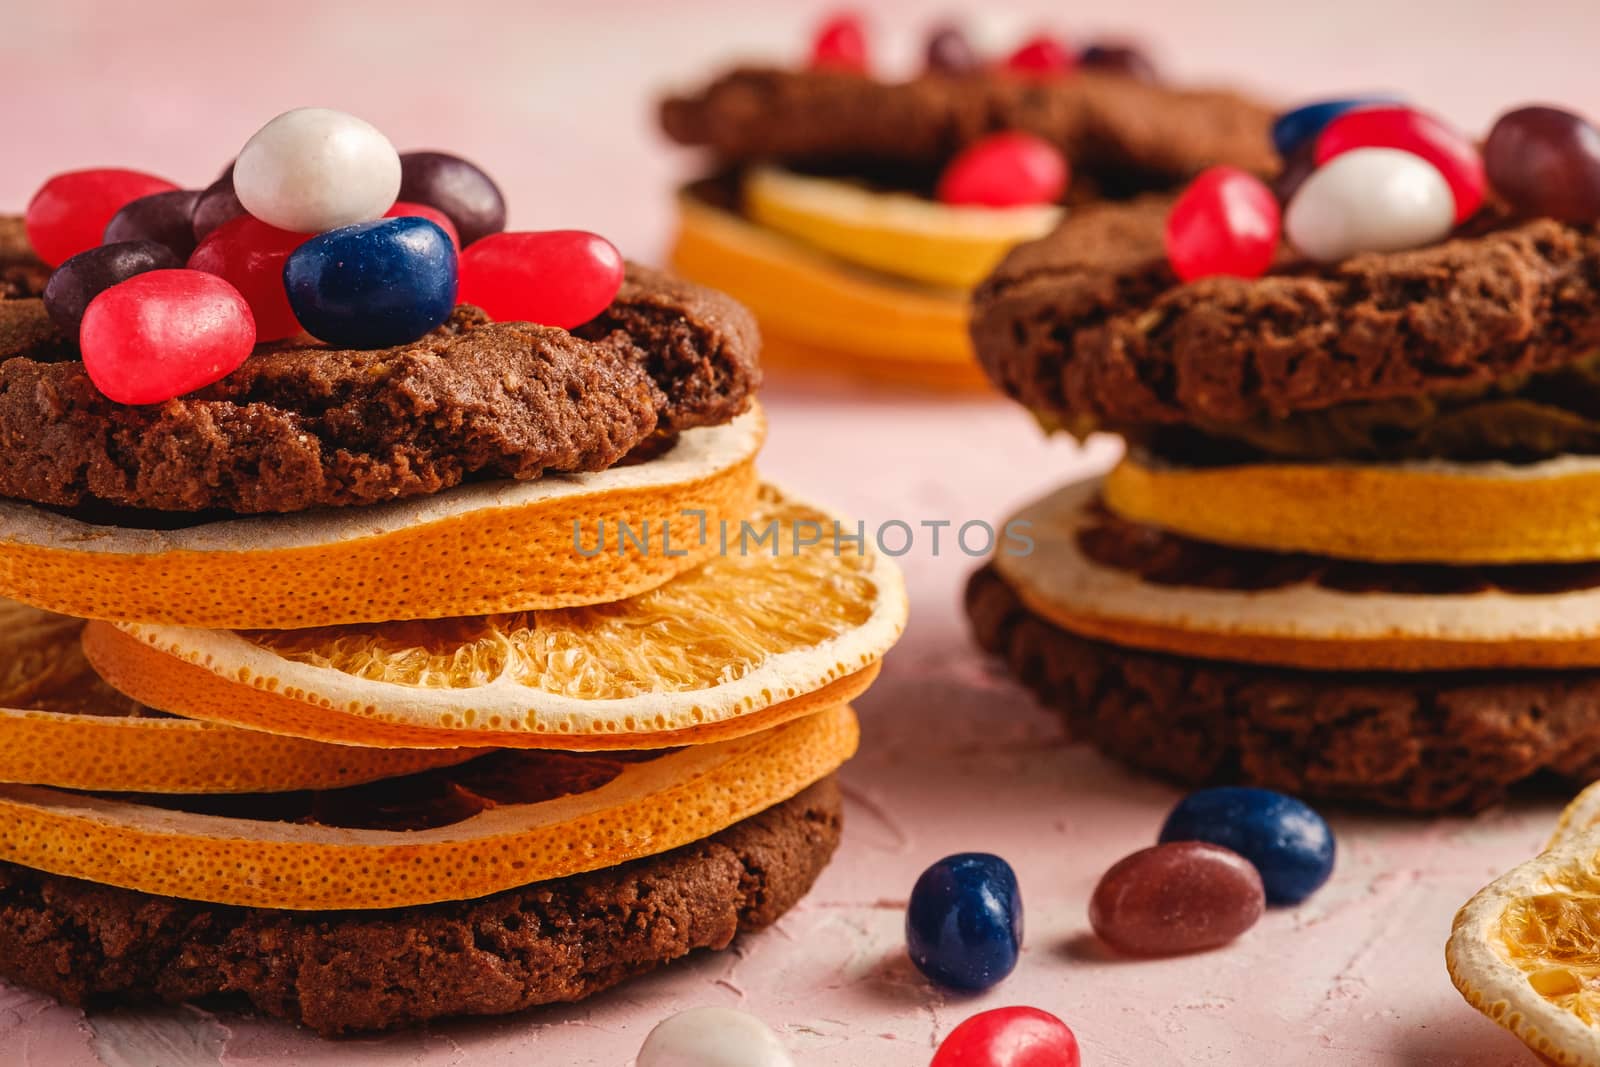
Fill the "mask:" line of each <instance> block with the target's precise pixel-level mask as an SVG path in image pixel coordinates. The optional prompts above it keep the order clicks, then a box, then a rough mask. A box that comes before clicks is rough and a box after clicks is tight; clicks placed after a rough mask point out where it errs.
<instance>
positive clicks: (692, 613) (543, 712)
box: [84, 487, 906, 749]
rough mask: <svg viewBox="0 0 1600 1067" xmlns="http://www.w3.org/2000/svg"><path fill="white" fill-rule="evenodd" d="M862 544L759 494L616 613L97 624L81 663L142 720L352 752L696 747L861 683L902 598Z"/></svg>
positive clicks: (899, 619) (848, 693) (615, 607)
mask: <svg viewBox="0 0 1600 1067" xmlns="http://www.w3.org/2000/svg"><path fill="white" fill-rule="evenodd" d="M835 530H838V531H839V533H840V535H841V536H838V537H836V536H835ZM858 532H859V530H858V524H852V523H849V522H846V521H845V520H843V519H839V518H837V517H836V516H834V515H831V514H829V513H827V512H825V511H822V510H820V509H818V508H815V507H812V506H810V505H807V504H803V503H799V502H797V501H794V500H792V499H790V498H788V497H786V496H784V495H783V494H781V493H780V492H778V491H777V490H775V489H772V488H770V487H767V488H764V489H763V490H762V492H761V496H760V500H759V503H758V505H757V507H756V510H755V512H754V514H753V516H752V517H751V518H750V519H749V520H747V521H746V522H745V523H743V524H732V525H730V526H729V527H727V528H726V530H725V531H719V530H716V529H711V530H708V539H709V540H711V541H712V543H713V545H714V555H713V557H712V559H711V560H710V561H709V562H707V563H705V564H704V565H703V566H701V567H698V568H696V569H695V570H693V571H690V572H689V573H687V574H683V575H680V576H679V577H677V578H675V579H673V580H672V581H670V582H668V583H666V584H665V585H662V586H660V587H658V588H656V589H653V590H651V591H650V592H648V593H642V594H640V595H638V596H634V597H630V598H628V599H626V600H622V601H619V602H617V603H612V604H601V605H597V606H593V607H584V608H561V609H551V610H547V611H536V612H519V613H515V614H507V615H493V616H473V617H470V618H460V619H451V620H440V621H433V622H423V623H414V622H405V623H385V624H378V625H364V626H343V627H330V628H321V629H314V630H252V631H231V630H195V629H185V628H180V627H170V626H166V627H163V626H149V625H139V624H134V625H124V626H121V627H113V626H110V625H108V624H105V623H95V624H93V625H91V626H90V628H89V629H88V631H87V632H86V633H85V640H84V647H85V651H86V652H87V653H88V655H89V659H90V662H91V663H93V664H94V666H95V669H96V670H98V671H100V672H101V673H102V674H103V675H104V676H105V678H106V679H107V681H109V682H110V683H111V684H112V685H114V686H115V687H116V688H118V689H119V690H121V691H123V692H125V693H127V694H129V695H130V696H133V697H135V698H137V699H139V700H141V701H143V702H144V703H146V704H149V705H151V706H152V707H159V708H162V709H164V710H167V711H172V712H175V713H178V714H182V715H185V716H188V717H191V718H198V719H209V720H214V721H222V722H234V723H239V724H242V725H249V726H254V727H256V728H258V729H264V730H274V731H281V732H285V733H293V734H298V735H300V736H307V737H316V738H321V739H326V740H333V741H340V742H343V743H347V744H373V745H388V744H408V745H414V746H419V747H421V746H428V745H449V746H460V745H473V746H489V745H494V746H510V747H529V748H565V749H576V748H597V747H598V748H652V747H659V746H662V745H677V744H685V743H697V742H703V741H705V740H707V739H709V738H711V737H722V736H728V735H730V734H734V733H748V732H750V731H752V730H759V729H763V728H765V727H768V726H771V725H772V724H773V722H774V721H781V720H783V719H787V718H792V717H794V716H796V715H800V714H805V713H808V712H811V711H814V710H816V708H817V707H818V706H819V705H823V704H836V703H840V702H842V701H843V700H845V699H848V698H851V697H853V696H854V695H855V694H857V693H859V692H860V691H861V690H863V689H864V688H865V687H866V686H867V685H868V684H870V682H871V680H872V678H873V676H874V674H875V670H876V664H877V662H878V660H879V659H880V658H881V657H882V656H883V654H884V653H885V652H887V651H888V650H889V648H890V646H891V645H893V644H894V642H895V640H896V638H898V637H899V634H900V631H901V628H902V627H903V626H904V624H905V617H906V599H905V587H904V583H903V581H902V579H901V577H900V573H899V570H898V569H897V568H896V567H895V566H894V564H893V563H892V562H890V561H889V560H888V559H886V558H884V557H883V556H880V555H878V554H876V553H874V552H872V551H871V550H870V548H869V547H868V545H869V544H870V542H868V545H863V544H860V543H857V542H855V541H853V540H850V538H853V537H854V535H855V534H856V533H858ZM870 536H871V535H870V533H869V534H868V537H869V538H870ZM724 543H725V544H726V547H724Z"/></svg>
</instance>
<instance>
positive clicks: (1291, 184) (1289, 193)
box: [1272, 141, 1317, 207]
mask: <svg viewBox="0 0 1600 1067" xmlns="http://www.w3.org/2000/svg"><path fill="white" fill-rule="evenodd" d="M1316 149H1317V146H1316V144H1315V143H1314V142H1311V141H1306V142H1304V143H1302V144H1301V145H1300V146H1299V147H1298V148H1296V149H1295V150H1294V152H1293V153H1291V154H1290V156H1289V158H1288V159H1286V160H1284V161H1283V169H1282V170H1280V171H1278V176H1277V177H1276V178H1273V179H1272V194H1273V195H1274V196H1276V197H1277V198H1278V203H1279V204H1281V205H1283V206H1284V207H1288V206H1289V201H1291V200H1293V199H1294V194H1295V193H1297V192H1299V191H1300V186H1301V185H1303V184H1304V183H1305V180H1306V179H1307V178H1309V177H1311V172H1312V171H1314V170H1316V169H1317V152H1316Z"/></svg>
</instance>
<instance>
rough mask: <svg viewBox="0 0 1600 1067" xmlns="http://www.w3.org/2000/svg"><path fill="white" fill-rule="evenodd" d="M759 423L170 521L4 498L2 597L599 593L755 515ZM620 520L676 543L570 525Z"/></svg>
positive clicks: (675, 568) (645, 577)
mask: <svg viewBox="0 0 1600 1067" xmlns="http://www.w3.org/2000/svg"><path fill="white" fill-rule="evenodd" d="M765 434H766V425H765V423H764V421H763V419H762V415H761V413H760V411H759V410H756V411H751V412H749V413H747V414H745V415H743V416H741V417H739V418H738V419H736V420H734V421H733V422H732V423H730V424H728V425H725V426H717V427H711V428H707V429H699V430H691V431H689V432H687V433H685V434H683V436H682V437H681V438H680V439H679V440H678V442H677V443H676V445H675V446H674V447H672V448H671V449H670V450H669V451H668V452H666V453H665V454H663V455H661V456H657V457H655V458H653V459H651V460H649V461H648V462H644V463H638V464H633V465H625V466H619V467H613V468H612V469H610V470H607V471H601V472H598V473H595V474H575V475H551V476H548V477H545V478H541V479H539V480H537V481H533V482H488V483H481V484H475V485H466V486H462V487H460V488H457V489H452V490H450V491H448V492H444V493H440V494H438V495H436V496H431V497H422V498H418V499H416V500H406V501H398V502H396V503H393V504H379V505H375V506H373V507H366V508H339V509H335V510H329V511H317V512H306V513H304V514H298V515H287V516H251V517H248V518H239V519H232V520H225V521H220V522H207V523H202V524H200V525H198V526H190V527H186V528H182V529H176V530H143V529H131V528H126V527H111V526H95V525H91V524H89V523H86V522H81V521H79V520H77V519H73V518H69V517H66V516H63V515H58V514H56V513H54V512H51V511H47V510H45V509H43V508H37V507H31V506H29V505H26V504H21V503H17V502H15V501H0V596H8V597H13V598H15V599H17V600H23V601H27V602H28V603H31V604H34V605H37V606H39V607H42V608H46V609H48V610H50V611H57V612H60V613H62V614H64V615H76V616H80V617H84V618H104V619H118V620H137V621H140V622H150V623H162V624H168V625H173V626H230V627H234V626H237V627H243V626H261V627H268V626H270V627H285V628H287V627H305V626H327V625H334V624H338V623H343V622H368V621H373V620H381V619H431V618H439V617H443V616H451V615H467V614H474V613H487V612H495V611H513V610H516V611H520V610H525V609H531V608H551V607H566V606H570V605H574V604H597V603H604V602H606V601H610V600H617V599H619V598H622V597H625V596H631V595H633V594H634V593H639V592H643V591H644V590H646V589H650V588H652V587H654V586H657V585H660V584H661V583H662V582H664V581H666V580H667V579H669V578H671V577H672V576H673V575H676V574H680V573H682V572H683V571H685V570H687V569H688V568H690V567H692V566H694V565H695V564H696V563H698V562H700V561H702V560H704V559H705V558H706V557H707V556H708V555H709V554H710V548H709V547H708V546H705V545H702V544H700V543H698V541H697V540H696V538H695V536H694V535H695V533H696V531H697V530H698V527H699V522H700V519H699V518H698V517H697V516H695V515H686V514H685V513H686V512H689V511H696V512H704V513H705V514H706V515H707V516H709V521H711V522H713V523H715V522H716V521H718V520H719V519H720V518H728V519H732V520H734V521H737V520H738V518H740V517H741V516H743V515H745V514H746V513H747V512H748V511H749V509H750V507H751V504H752V502H753V501H754V498H755V492H756V487H757V479H756V473H755V456H756V453H757V452H758V451H759V450H760V448H761V442H762V439H763V437H764V436H765ZM619 521H621V522H626V523H628V525H629V527H630V528H631V529H633V530H635V531H640V530H644V529H646V528H648V529H649V531H650V532H651V537H652V538H653V541H654V543H656V544H659V543H660V542H661V541H662V540H663V538H666V539H668V540H670V542H671V544H672V546H673V547H674V551H675V552H676V553H679V554H668V553H665V552H662V551H649V552H625V553H618V552H598V553H590V552H588V551H587V549H592V548H593V547H594V546H593V544H592V538H591V537H590V536H589V535H584V536H583V537H582V543H583V544H584V546H585V549H586V551H583V552H580V551H578V550H577V548H576V546H575V544H574V538H575V531H580V532H581V531H584V530H588V531H592V530H593V529H594V528H595V524H596V523H597V522H605V523H607V524H608V525H615V524H616V523H618V522H619ZM663 531H666V532H665V533H663Z"/></svg>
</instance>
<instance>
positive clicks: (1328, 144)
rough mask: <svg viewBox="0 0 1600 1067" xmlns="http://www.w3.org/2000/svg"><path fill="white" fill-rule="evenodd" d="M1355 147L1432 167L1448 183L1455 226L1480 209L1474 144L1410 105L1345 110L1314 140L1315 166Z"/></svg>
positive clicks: (1481, 183)
mask: <svg viewBox="0 0 1600 1067" xmlns="http://www.w3.org/2000/svg"><path fill="white" fill-rule="evenodd" d="M1356 148H1398V149H1400V150H1401V151H1402V152H1410V153H1411V154H1412V155H1416V156H1421V157H1422V158H1423V159H1425V160H1427V161H1428V162H1429V163H1432V164H1433V165H1434V166H1435V167H1437V168H1438V170H1439V173H1440V174H1443V175H1444V180H1445V181H1446V182H1448V183H1450V192H1451V193H1452V194H1454V196H1455V201H1456V222H1457V223H1458V224H1459V223H1462V222H1465V221H1466V220H1467V219H1469V218H1471V217H1472V216H1473V215H1474V214H1475V213H1476V212H1477V210H1478V208H1479V207H1481V206H1482V205H1483V193H1484V189H1485V188H1486V187H1487V185H1488V179H1487V177H1486V176H1485V174H1484V169H1483V157H1482V156H1481V155H1479V154H1478V149H1477V146H1475V145H1474V144H1473V143H1472V142H1471V141H1469V140H1467V138H1465V137H1463V136H1462V135H1461V134H1460V132H1459V131H1457V130H1455V129H1452V128H1451V127H1450V126H1448V125H1446V124H1445V123H1443V122H1441V121H1439V120H1438V119H1436V118H1434V117H1433V116H1432V115H1428V114H1424V113H1423V112H1421V111H1417V110H1415V109H1413V108H1409V107H1368V108H1356V109H1355V110H1354V111H1347V112H1345V113H1344V114H1343V115H1340V116H1339V117H1338V118H1336V119H1334V120H1333V121H1332V122H1330V123H1328V125H1327V127H1326V128H1324V129H1323V131H1322V133H1321V134H1320V135H1319V136H1318V137H1317V149H1316V162H1317V166H1319V167H1320V166H1322V165H1323V164H1324V163H1326V162H1328V160H1330V159H1333V158H1334V157H1335V156H1341V155H1343V154H1344V153H1346V152H1349V151H1351V150H1352V149H1356Z"/></svg>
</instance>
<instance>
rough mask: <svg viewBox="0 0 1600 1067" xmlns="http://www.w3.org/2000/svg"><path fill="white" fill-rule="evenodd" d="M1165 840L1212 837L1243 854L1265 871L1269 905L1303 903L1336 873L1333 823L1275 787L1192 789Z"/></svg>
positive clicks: (1164, 831) (1163, 834)
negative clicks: (1272, 788) (1329, 824)
mask: <svg viewBox="0 0 1600 1067" xmlns="http://www.w3.org/2000/svg"><path fill="white" fill-rule="evenodd" d="M1160 839H1161V841H1162V842H1163V843H1165V842H1169V841H1206V842H1209V843H1211V844H1213V845H1220V846H1222V847H1223V848H1227V849H1232V850H1233V851H1235V852H1237V853H1239V855H1241V856H1243V857H1244V858H1245V859H1247V860H1249V861H1250V862H1251V863H1253V864H1254V865H1255V868H1256V870H1258V871H1260V872H1261V882H1262V885H1263V886H1264V887H1265V888H1266V892H1267V903H1269V904H1298V903H1299V902H1300V901H1302V900H1304V899H1305V898H1306V897H1309V896H1310V895H1311V894H1312V893H1315V892H1316V891H1317V890H1318V889H1319V888H1321V886H1322V884H1323V883H1324V882H1326V881H1327V880H1328V876H1329V875H1331V874H1332V873H1333V860H1334V851H1335V850H1334V840H1333V831H1332V830H1331V829H1329V828H1328V824H1327V822H1326V821H1324V820H1323V818H1322V816H1321V815H1318V814H1317V813H1316V812H1315V811H1313V810H1312V809H1311V808H1310V807H1308V806H1307V805H1306V804H1304V803H1302V802H1301V801H1299V800H1296V799H1295V798H1294V797H1290V796H1285V795H1284V794H1282V793H1275V792H1273V791H1272V790H1270V789H1257V788H1254V787H1251V786H1219V787H1217V788H1215V789H1201V790H1199V791H1198V792H1194V793H1190V794H1189V795H1188V796H1186V797H1184V798H1183V799H1182V800H1180V801H1179V802H1178V805H1177V807H1175V808H1173V809H1172V814H1170V815H1168V816H1167V821H1166V823H1165V824H1164V825H1163V826H1162V827H1161V838H1160Z"/></svg>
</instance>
